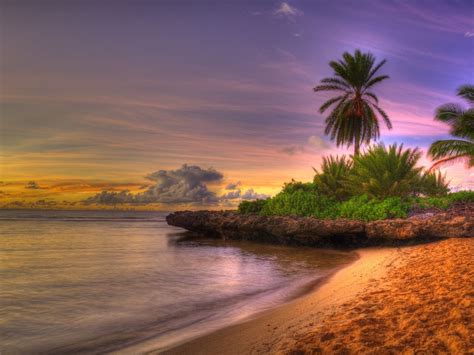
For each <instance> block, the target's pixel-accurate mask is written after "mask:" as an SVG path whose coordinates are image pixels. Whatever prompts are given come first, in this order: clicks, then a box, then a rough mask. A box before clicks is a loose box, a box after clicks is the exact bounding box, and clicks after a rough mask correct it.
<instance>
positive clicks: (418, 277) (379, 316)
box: [278, 239, 474, 354]
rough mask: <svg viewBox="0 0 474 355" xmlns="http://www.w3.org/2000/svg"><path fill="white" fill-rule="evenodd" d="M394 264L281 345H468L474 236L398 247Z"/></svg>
mask: <svg viewBox="0 0 474 355" xmlns="http://www.w3.org/2000/svg"><path fill="white" fill-rule="evenodd" d="M401 253H403V254H402V257H401V260H399V262H398V263H397V265H390V266H388V268H389V271H388V273H387V275H385V276H384V277H382V278H380V279H378V280H373V281H372V282H370V284H369V286H368V288H367V289H366V290H364V291H363V292H362V293H360V294H359V295H357V296H356V297H355V298H354V299H353V300H351V301H350V302H346V303H344V304H342V305H341V306H340V307H338V308H337V310H336V311H335V312H334V313H332V314H329V315H327V316H326V317H324V318H323V319H322V320H321V322H318V323H319V324H318V325H316V326H314V327H313V328H311V329H309V330H308V331H307V332H304V333H299V334H297V335H295V336H291V337H289V338H290V339H289V340H287V341H285V345H284V346H280V347H279V349H278V350H279V351H280V352H284V353H288V352H290V353H327V354H332V353H338V354H343V353H349V354H356V353H364V354H404V353H406V354H413V353H417V354H418V353H422V354H433V353H448V354H468V353H471V354H472V353H474V303H473V297H474V239H449V240H445V241H441V242H438V243H433V244H425V245H422V246H418V247H414V248H413V247H412V248H407V249H403V250H401Z"/></svg>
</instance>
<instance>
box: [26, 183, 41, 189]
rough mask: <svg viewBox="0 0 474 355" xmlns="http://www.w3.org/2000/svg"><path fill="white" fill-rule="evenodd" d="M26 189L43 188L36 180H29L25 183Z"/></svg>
mask: <svg viewBox="0 0 474 355" xmlns="http://www.w3.org/2000/svg"><path fill="white" fill-rule="evenodd" d="M25 189H33V190H37V189H42V187H40V186H39V185H38V184H37V183H36V182H35V181H28V183H27V184H26V185H25Z"/></svg>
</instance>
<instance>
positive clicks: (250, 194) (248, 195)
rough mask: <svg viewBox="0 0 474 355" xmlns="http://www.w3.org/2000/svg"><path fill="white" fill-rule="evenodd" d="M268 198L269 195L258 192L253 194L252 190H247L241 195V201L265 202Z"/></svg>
mask: <svg viewBox="0 0 474 355" xmlns="http://www.w3.org/2000/svg"><path fill="white" fill-rule="evenodd" d="M269 197H270V196H269V195H266V194H259V193H258V192H255V191H254V190H253V189H248V190H247V191H245V193H244V194H243V195H242V200H265V199H267V198H269Z"/></svg>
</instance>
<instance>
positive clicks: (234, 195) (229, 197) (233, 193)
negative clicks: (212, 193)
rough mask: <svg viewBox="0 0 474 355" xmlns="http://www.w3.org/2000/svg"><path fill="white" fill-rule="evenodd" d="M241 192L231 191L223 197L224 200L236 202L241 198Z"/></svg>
mask: <svg viewBox="0 0 474 355" xmlns="http://www.w3.org/2000/svg"><path fill="white" fill-rule="evenodd" d="M240 195H241V191H240V190H235V191H230V192H228V193H226V194H224V195H222V196H221V199H222V200H235V199H238V198H240Z"/></svg>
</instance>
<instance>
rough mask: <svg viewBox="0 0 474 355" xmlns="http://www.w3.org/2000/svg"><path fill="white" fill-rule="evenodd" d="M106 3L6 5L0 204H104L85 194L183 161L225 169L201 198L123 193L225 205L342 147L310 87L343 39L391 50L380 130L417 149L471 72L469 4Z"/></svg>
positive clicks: (164, 204) (467, 179)
mask: <svg viewBox="0 0 474 355" xmlns="http://www.w3.org/2000/svg"><path fill="white" fill-rule="evenodd" d="M111 4H112V2H100V1H98V2H94V3H93V2H89V1H85V2H72V1H71V2H69V1H64V2H55V1H45V2H35V1H31V2H27V1H20V2H14V1H7V2H5V5H2V10H3V11H2V14H1V27H2V28H1V30H2V31H1V32H2V38H1V42H2V46H1V107H2V110H1V119H0V124H1V127H0V128H1V151H0V153H1V160H2V161H1V171H0V174H1V177H0V180H1V182H0V206H1V207H37V208H46V207H47V208H60V207H61V208H109V207H111V206H110V205H101V204H100V203H99V204H96V203H85V201H87V199H89V198H91V197H94V196H95V195H96V194H97V193H100V192H101V191H114V192H120V191H124V190H128V191H129V192H130V193H132V194H140V193H143V192H144V191H148V190H147V189H149V188H150V187H153V186H154V184H158V183H157V180H150V179H147V178H146V176H148V175H150V174H153V173H154V172H157V171H160V170H161V171H166V172H167V173H166V176H169V175H170V174H171V175H172V172H173V171H175V172H176V171H177V173H176V174H177V175H179V174H181V170H179V169H181V168H182V167H183V165H184V164H187V166H196V167H199V168H201V169H202V170H203V171H210V170H212V171H214V170H215V171H216V172H218V173H219V174H220V175H219V176H220V177H219V178H215V179H210V180H202V181H201V180H199V181H197V182H196V184H197V185H196V190H195V191H194V192H195V193H197V194H200V193H203V194H204V195H202V194H201V195H199V196H201V197H199V198H197V199H196V200H193V196H198V195H193V194H194V192H192V193H190V194H188V195H186V196H188V197H187V200H186V199H184V200H183V199H176V200H173V199H172V198H171V197H170V198H168V199H166V200H164V199H161V198H159V199H156V200H154V201H151V199H148V200H146V201H145V202H142V203H139V204H132V205H129V206H127V208H139V209H150V208H153V209H162V210H171V209H176V208H185V207H186V208H200V207H202V205H203V204H206V208H229V207H235V205H236V203H237V202H238V201H240V199H242V196H243V195H244V194H246V193H248V195H247V196H250V197H252V196H264V195H273V194H275V193H277V192H278V191H279V190H280V188H281V186H282V185H283V183H284V182H287V181H290V180H291V179H295V180H302V181H309V180H311V179H312V177H313V175H314V172H313V170H312V167H318V166H319V164H320V162H321V160H322V156H323V155H327V154H332V153H339V154H341V153H350V152H351V150H348V151H346V150H344V149H337V148H336V146H335V144H334V143H333V142H330V141H329V140H328V138H327V137H326V136H325V135H324V117H323V116H322V115H321V114H319V113H318V108H319V106H320V105H321V103H322V102H324V100H325V98H327V96H326V97H325V95H322V94H318V95H316V94H314V93H313V92H312V88H313V87H314V86H315V85H316V84H317V82H318V81H319V80H320V79H321V78H322V77H325V76H328V75H329V74H330V69H329V67H328V65H327V63H328V62H329V61H330V60H331V59H333V58H338V57H340V55H341V53H342V52H343V51H346V50H347V51H353V50H354V49H355V48H361V49H363V50H366V51H370V52H372V53H373V54H374V55H375V56H376V57H377V58H386V59H387V64H386V65H385V66H384V68H383V72H384V73H386V74H389V75H390V76H391V79H390V80H388V81H387V82H384V83H383V84H381V85H380V87H379V88H378V90H379V96H380V98H381V105H382V106H383V107H384V108H385V110H386V111H387V113H388V115H389V116H390V118H391V120H392V122H393V127H394V128H393V129H392V130H390V131H388V130H386V129H383V130H382V134H381V141H383V142H385V143H393V142H399V143H404V144H405V146H410V147H411V146H413V147H414V146H419V147H420V148H421V149H423V150H424V151H426V150H427V148H428V147H429V145H430V144H431V143H432V142H433V141H435V140H437V139H440V138H443V137H447V136H448V134H447V132H448V128H447V126H444V125H443V124H442V123H439V122H435V121H434V120H433V112H434V110H435V108H436V107H437V106H439V105H440V104H443V103H446V102H452V101H454V102H458V99H457V98H456V97H455V94H454V93H455V90H456V88H457V87H459V86H460V85H461V84H465V83H469V82H471V83H472V82H473V81H474V80H473V79H474V78H473V71H472V63H473V60H474V44H473V41H474V37H473V36H470V35H468V33H472V32H474V31H473V28H472V25H473V22H472V6H469V4H468V3H465V5H463V4H462V3H456V4H455V5H449V6H448V5H447V4H439V5H436V4H433V5H432V6H431V7H430V8H425V7H423V8H422V7H421V6H422V5H421V4H419V3H416V2H402V3H399V4H397V6H395V5H393V6H392V5H390V3H384V4H382V3H381V2H379V1H363V2H361V5H360V6H358V7H357V8H354V7H349V8H347V7H345V6H344V5H343V4H342V2H338V3H337V4H336V3H333V2H327V3H325V6H320V5H318V6H316V3H315V2H313V1H306V0H299V1H291V2H288V3H287V2H280V3H279V2H274V1H268V2H258V3H257V2H255V3H251V2H248V3H240V4H239V3H238V2H214V3H211V2H195V3H193V2H189V3H188V5H187V6H183V5H182V4H181V2H180V1H177V2H172V1H164V2H161V1H160V2H153V1H138V2H136V3H135V2H133V7H132V5H131V4H132V2H120V1H117V2H113V4H114V6H111ZM471 5H472V4H471ZM367 9H370V11H367ZM440 13H442V14H444V15H445V16H444V17H440V16H439V15H438V14H440ZM355 22H357V26H354V23H355ZM447 53H449V55H448V54H447ZM422 160H423V164H426V165H430V164H431V162H430V160H429V159H428V158H427V157H426V155H425V154H424V157H423V159H422ZM183 171H184V170H183ZM443 171H446V172H447V174H448V178H449V179H451V186H452V187H454V188H460V187H462V188H466V189H470V188H472V187H474V176H473V174H472V173H470V172H469V171H468V170H466V169H465V167H464V166H463V165H462V163H459V164H456V165H451V166H448V167H446V168H443ZM177 175H176V176H177ZM179 176H182V175H179ZM176 179H178V180H179V178H176ZM178 180H177V181H178ZM159 181H161V180H159ZM183 181H184V180H183ZM193 181H194V180H193ZM179 183H181V182H179ZM186 183H187V182H186ZM186 183H184V184H186ZM176 184H178V182H177V183H176ZM229 184H235V186H234V187H235V188H234V189H229V188H228V189H226V187H227V186H229ZM167 188H168V187H164V185H163V186H162V190H160V191H161V192H160V193H161V194H162V195H163V194H164V193H163V191H165V190H166V189H167ZM202 188H204V189H206V191H204V192H203V191H200V192H198V190H200V189H201V190H202ZM163 189H165V190H163ZM172 191H174V190H166V193H170V194H171V193H172ZM237 191H239V193H237ZM229 192H233V193H234V195H232V196H233V197H232V196H231V195H228V194H229ZM207 193H209V195H206V194H207ZM202 196H204V197H202ZM206 196H207V197H206ZM225 196H227V197H225ZM230 197H232V198H230ZM206 201H207V202H206ZM114 205H115V207H117V205H116V204H114ZM119 205H120V204H119Z"/></svg>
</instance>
